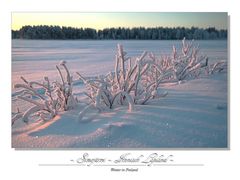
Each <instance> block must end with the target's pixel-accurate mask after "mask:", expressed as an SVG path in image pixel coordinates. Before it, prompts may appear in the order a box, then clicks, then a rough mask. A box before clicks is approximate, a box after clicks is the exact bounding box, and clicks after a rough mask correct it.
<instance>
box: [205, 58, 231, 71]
mask: <svg viewBox="0 0 240 180" xmlns="http://www.w3.org/2000/svg"><path fill="white" fill-rule="evenodd" d="M227 68H228V66H227V62H226V61H219V62H215V63H213V64H209V65H208V67H207V68H206V71H207V74H214V73H219V72H227Z"/></svg>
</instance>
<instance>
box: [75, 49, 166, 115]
mask: <svg viewBox="0 0 240 180" xmlns="http://www.w3.org/2000/svg"><path fill="white" fill-rule="evenodd" d="M147 54H148V53H147V52H143V53H142V54H141V56H139V57H136V58H132V57H127V53H126V52H124V50H123V47H122V45H118V46H117V54H116V56H115V69H114V72H110V73H108V74H107V75H105V76H99V77H97V78H92V79H88V80H87V79H86V78H84V77H83V76H82V75H81V74H80V73H77V74H78V76H79V77H80V79H81V80H82V81H83V82H84V84H85V85H86V89H87V92H85V95H86V96H87V97H89V99H90V105H88V106H87V107H86V108H84V109H83V111H82V112H80V114H79V119H81V118H82V117H83V115H84V114H85V113H87V111H88V110H89V109H90V108H92V107H95V108H97V109H98V110H101V109H103V108H105V107H107V108H109V109H112V108H113V107H114V106H118V105H125V104H128V106H129V111H131V110H132V109H133V107H134V104H145V103H146V102H147V101H148V100H150V99H153V98H159V97H163V96H166V94H162V95H160V94H159V93H158V87H159V83H158V81H150V82H147V81H146V79H151V77H148V78H147V76H148V75H150V76H151V74H150V73H148V72H149V71H151V69H152V68H155V70H156V71H157V72H158V73H160V74H161V70H160V67H159V65H158V64H156V63H155V62H154V61H152V60H150V59H149V58H148V59H147ZM144 78H145V79H144Z"/></svg>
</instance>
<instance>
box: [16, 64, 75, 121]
mask: <svg viewBox="0 0 240 180" xmlns="http://www.w3.org/2000/svg"><path fill="white" fill-rule="evenodd" d="M60 67H62V68H63V69H64V70H65V78H64V72H63V70H61V68H60ZM56 68H57V70H58V72H59V75H60V77H61V82H58V81H54V82H50V80H49V78H48V77H44V79H43V82H41V83H40V82H35V81H27V80H26V79H25V78H24V77H21V79H22V81H23V83H22V84H15V85H14V88H19V89H20V91H19V92H18V93H19V95H18V96H17V99H20V100H23V101H26V102H28V103H30V104H32V106H31V107H30V108H29V109H27V110H26V111H25V112H19V111H18V112H17V113H16V114H15V115H14V116H13V118H12V124H14V122H15V121H16V120H18V119H22V120H23V121H24V122H26V123H27V122H28V121H29V118H33V117H40V118H41V119H42V120H50V119H52V118H53V117H55V116H56V115H57V113H58V112H59V111H66V110H68V109H71V108H74V106H76V99H75V98H74V96H73V94H72V88H73V87H72V77H71V76H70V73H69V70H68V68H67V66H66V62H65V61H61V62H60V65H59V66H58V65H57V66H56Z"/></svg>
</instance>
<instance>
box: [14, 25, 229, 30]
mask: <svg viewBox="0 0 240 180" xmlns="http://www.w3.org/2000/svg"><path fill="white" fill-rule="evenodd" d="M25 26H31V27H35V26H53V27H54V26H59V27H61V28H63V27H67V28H76V29H94V30H97V31H100V30H104V29H111V28H115V29H117V28H126V29H134V28H145V29H148V28H170V29H174V28H186V29H191V28H198V29H208V28H215V29H216V30H226V31H227V30H228V28H217V27H215V26H208V27H199V26H191V27H186V26H172V27H170V26H133V27H129V26H128V27H127V26H112V27H105V28H101V29H100V28H93V27H77V26H64V25H48V24H40V25H23V26H22V27H20V28H19V29H14V28H11V30H12V31H19V30H21V29H22V28H23V27H25Z"/></svg>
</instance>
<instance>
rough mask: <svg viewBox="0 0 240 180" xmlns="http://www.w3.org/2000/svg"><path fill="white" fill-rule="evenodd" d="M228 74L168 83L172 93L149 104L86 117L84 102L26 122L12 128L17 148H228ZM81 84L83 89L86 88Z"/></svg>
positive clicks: (168, 89) (167, 88) (118, 108)
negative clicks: (49, 117)
mask: <svg viewBox="0 0 240 180" xmlns="http://www.w3.org/2000/svg"><path fill="white" fill-rule="evenodd" d="M226 82H227V75H226V74H217V75H213V76H210V77H209V78H202V79H195V80H191V81H188V82H186V83H182V84H179V85H173V86H169V85H165V87H163V88H162V90H163V91H168V92H169V94H168V96H167V97H165V98H162V99H159V100H154V101H151V102H150V103H148V104H147V105H136V106H135V109H134V111H132V112H128V111H127V108H128V107H127V106H123V107H117V108H115V109H114V110H106V111H103V112H101V113H98V112H97V111H95V110H92V111H91V112H90V113H88V114H87V115H86V116H87V117H86V119H85V121H84V122H77V114H78V112H79V111H80V110H81V109H82V108H83V107H84V106H83V105H79V107H78V108H77V109H75V110H71V111H68V112H65V113H63V114H60V115H59V116H57V117H56V118H54V120H51V121H48V122H42V121H38V122H34V123H31V124H29V125H27V126H26V125H24V126H23V125H20V124H22V122H20V121H19V122H18V123H17V124H16V125H14V127H13V130H12V146H13V147H14V148H226V147H227V142H228V141H227V140H228V133H227V130H228V129H227V127H228V121H227V83H226ZM80 89H81V85H80V87H79V92H80V91H81V90H80Z"/></svg>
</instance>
